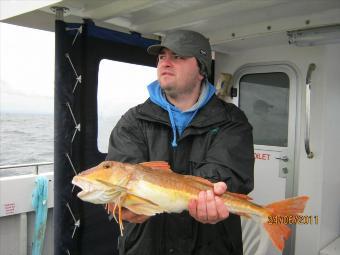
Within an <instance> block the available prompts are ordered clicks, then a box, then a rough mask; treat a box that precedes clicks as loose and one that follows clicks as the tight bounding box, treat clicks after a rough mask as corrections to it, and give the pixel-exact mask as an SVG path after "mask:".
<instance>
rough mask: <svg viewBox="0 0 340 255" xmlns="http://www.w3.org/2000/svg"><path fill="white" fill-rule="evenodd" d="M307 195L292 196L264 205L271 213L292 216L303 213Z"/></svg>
mask: <svg viewBox="0 0 340 255" xmlns="http://www.w3.org/2000/svg"><path fill="white" fill-rule="evenodd" d="M308 199H309V197H308V196H299V197H292V198H288V199H285V200H281V201H278V202H274V203H272V204H269V205H267V206H265V208H266V209H268V210H269V211H270V212H271V213H272V214H273V215H281V216H293V215H297V214H299V213H303V211H304V209H305V206H306V202H307V201H308Z"/></svg>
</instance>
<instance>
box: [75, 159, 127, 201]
mask: <svg viewBox="0 0 340 255" xmlns="http://www.w3.org/2000/svg"><path fill="white" fill-rule="evenodd" d="M128 181H129V172H128V171H126V170H125V168H124V165H123V164H122V163H120V162H115V161H104V162H102V163H100V164H99V165H98V166H95V167H93V168H90V169H88V170H86V171H83V172H81V173H80V174H78V175H76V176H75V177H73V179H72V184H74V185H76V186H78V187H79V188H81V189H82V191H80V192H79V193H78V194H77V196H78V197H79V198H80V199H81V200H83V201H86V202H91V203H94V204H106V203H114V202H116V201H117V199H118V198H119V197H120V196H121V195H122V193H124V192H125V191H126V185H127V183H128Z"/></svg>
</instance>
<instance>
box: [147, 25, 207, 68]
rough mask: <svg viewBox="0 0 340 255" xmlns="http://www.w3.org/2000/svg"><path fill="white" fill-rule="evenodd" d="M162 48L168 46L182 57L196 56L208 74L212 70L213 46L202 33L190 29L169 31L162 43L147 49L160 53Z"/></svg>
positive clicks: (153, 53) (152, 53)
mask: <svg viewBox="0 0 340 255" xmlns="http://www.w3.org/2000/svg"><path fill="white" fill-rule="evenodd" d="M162 48H168V49H169V50H171V51H173V52H175V53H176V54H178V55H179V56H182V57H195V58H196V59H197V60H198V61H199V62H200V63H201V65H202V66H203V68H204V69H205V70H204V72H206V73H207V74H208V75H210V72H211V47H210V43H209V40H208V39H207V38H206V37H204V36H203V35H202V34H200V33H198V32H195V31H190V30H173V31H170V32H168V33H167V34H166V35H165V37H164V38H163V40H162V42H161V44H156V45H151V46H150V47H149V48H148V49H147V51H148V53H149V54H151V55H158V54H159V52H160V51H161V49H162Z"/></svg>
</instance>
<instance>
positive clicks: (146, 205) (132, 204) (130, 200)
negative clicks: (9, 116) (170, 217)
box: [123, 194, 165, 216]
mask: <svg viewBox="0 0 340 255" xmlns="http://www.w3.org/2000/svg"><path fill="white" fill-rule="evenodd" d="M123 206H124V207H125V208H127V209H129V210H130V211H132V212H134V213H136V214H141V215H147V216H153V215H155V214H157V213H162V212H165V210H164V209H163V208H161V207H160V206H159V205H157V204H155V203H153V202H151V201H150V200H147V199H144V198H141V197H138V196H135V195H132V194H127V195H126V196H125V199H124V204H123Z"/></svg>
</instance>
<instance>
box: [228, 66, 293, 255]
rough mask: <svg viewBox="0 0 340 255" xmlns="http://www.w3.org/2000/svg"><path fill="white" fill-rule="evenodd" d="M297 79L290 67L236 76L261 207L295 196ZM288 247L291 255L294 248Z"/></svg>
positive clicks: (251, 69)
mask: <svg viewBox="0 0 340 255" xmlns="http://www.w3.org/2000/svg"><path fill="white" fill-rule="evenodd" d="M296 79H297V78H296V74H295V72H294V70H293V69H292V68H291V67H290V66H289V65H286V64H273V65H259V66H254V65H252V66H244V67H242V68H241V69H240V70H239V71H238V72H237V73H236V74H235V79H234V81H235V84H234V87H236V88H237V91H238V95H237V98H234V103H235V104H238V106H239V107H240V108H241V109H242V110H243V111H244V112H245V114H246V115H247V117H248V120H249V122H250V123H251V124H252V126H253V136H254V150H255V151H254V152H255V155H254V156H255V169H254V176H255V185H254V190H253V191H252V192H251V193H250V196H252V197H253V198H254V200H255V201H256V202H258V203H259V204H263V205H266V204H268V203H271V202H273V201H277V200H282V199H285V198H287V197H291V196H292V195H293V177H294V144H295V126H296V125H295V119H296V98H297V97H296V82H297V81H296ZM286 247H287V249H285V250H288V252H289V249H290V244H288V243H286ZM270 254H277V252H275V249H272V252H270Z"/></svg>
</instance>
